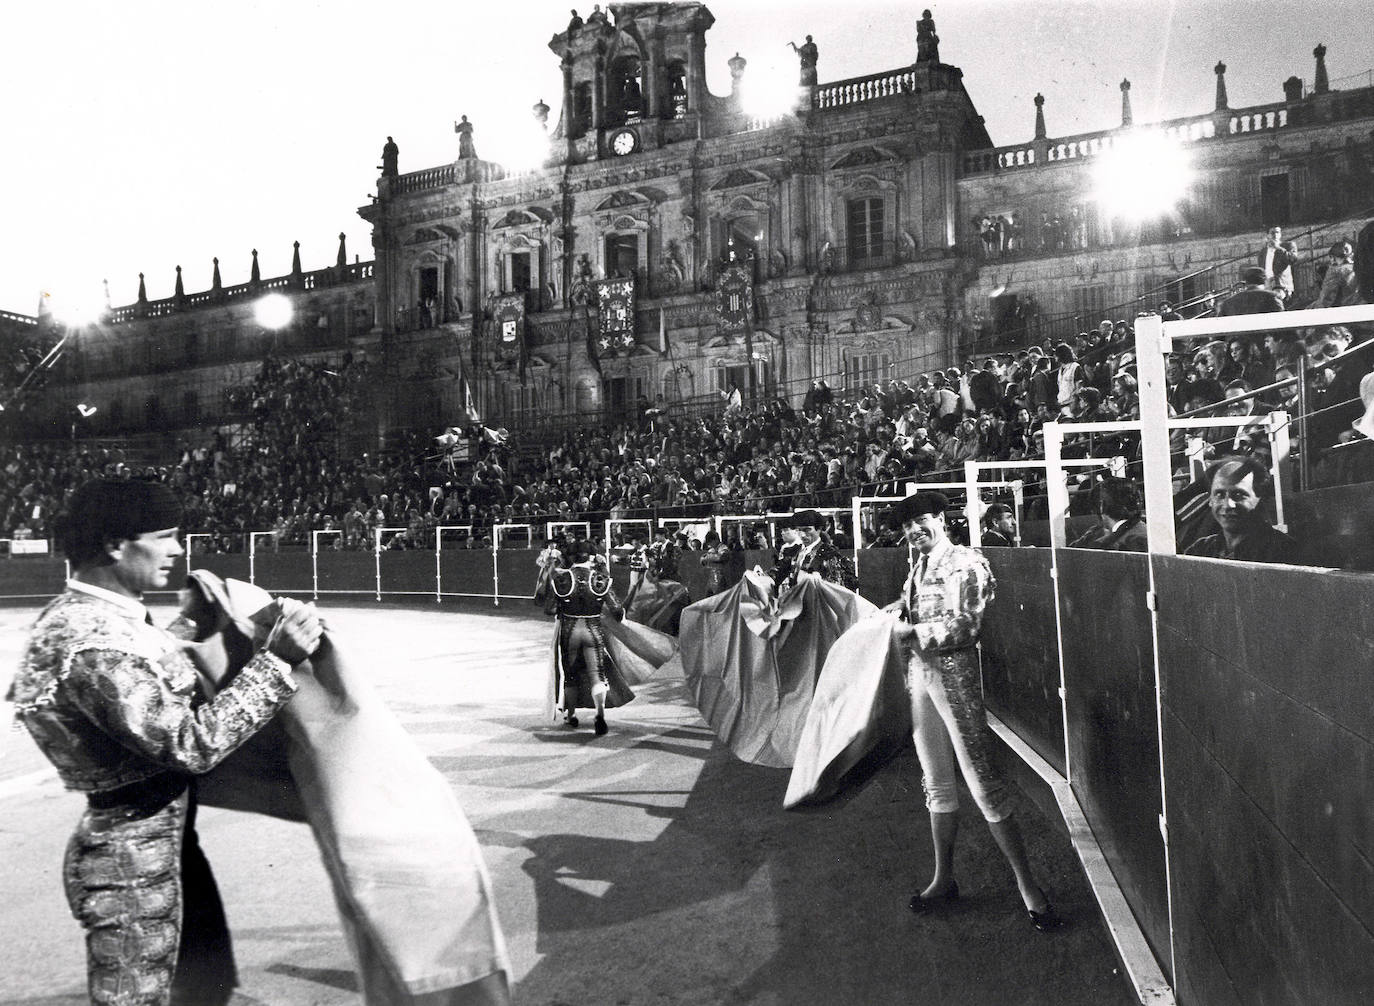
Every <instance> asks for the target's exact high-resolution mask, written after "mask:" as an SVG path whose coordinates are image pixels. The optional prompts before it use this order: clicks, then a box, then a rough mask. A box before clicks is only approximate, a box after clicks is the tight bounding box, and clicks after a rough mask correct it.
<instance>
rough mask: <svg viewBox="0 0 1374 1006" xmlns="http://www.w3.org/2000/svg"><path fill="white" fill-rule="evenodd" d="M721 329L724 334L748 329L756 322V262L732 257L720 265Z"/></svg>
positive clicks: (718, 284) (718, 285) (733, 333)
mask: <svg viewBox="0 0 1374 1006" xmlns="http://www.w3.org/2000/svg"><path fill="white" fill-rule="evenodd" d="M717 288H718V289H719V290H720V330H721V333H722V334H724V335H736V334H738V333H740V332H745V331H748V330H749V329H750V328H751V327H752V326H753V324H754V264H753V262H751V261H749V260H748V259H732V260H730V261H728V262H724V263H722V264H721V267H720V279H719V282H718V283H717Z"/></svg>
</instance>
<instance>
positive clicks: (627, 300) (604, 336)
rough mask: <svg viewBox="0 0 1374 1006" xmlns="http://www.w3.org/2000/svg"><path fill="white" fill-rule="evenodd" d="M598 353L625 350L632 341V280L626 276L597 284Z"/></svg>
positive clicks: (633, 337) (621, 351)
mask: <svg viewBox="0 0 1374 1006" xmlns="http://www.w3.org/2000/svg"><path fill="white" fill-rule="evenodd" d="M596 306H597V314H598V320H599V323H598V330H597V340H596V346H597V351H598V353H597V355H598V356H603V357H604V356H614V355H616V354H617V353H628V352H629V351H630V350H631V349H632V348H633V347H634V344H635V281H634V279H633V278H632V277H629V276H625V277H620V278H617V279H603V280H600V281H599V282H598V283H597V284H596Z"/></svg>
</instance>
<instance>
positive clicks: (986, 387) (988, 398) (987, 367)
mask: <svg viewBox="0 0 1374 1006" xmlns="http://www.w3.org/2000/svg"><path fill="white" fill-rule="evenodd" d="M1003 383H1004V382H1003V380H1002V372H1001V367H1000V366H999V365H998V363H997V359H996V358H995V357H991V356H989V357H988V358H987V359H986V360H984V361H983V367H982V369H981V370H979V371H978V372H977V373H975V374H974V375H973V376H972V377H970V378H969V382H968V389H969V397H970V398H971V399H972V400H973V408H974V409H975V410H976V411H978V412H992V411H994V410H995V409H996V408H997V407H998V405H999V404H1001V401H1002V387H1003Z"/></svg>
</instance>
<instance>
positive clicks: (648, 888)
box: [0, 602, 1133, 1006]
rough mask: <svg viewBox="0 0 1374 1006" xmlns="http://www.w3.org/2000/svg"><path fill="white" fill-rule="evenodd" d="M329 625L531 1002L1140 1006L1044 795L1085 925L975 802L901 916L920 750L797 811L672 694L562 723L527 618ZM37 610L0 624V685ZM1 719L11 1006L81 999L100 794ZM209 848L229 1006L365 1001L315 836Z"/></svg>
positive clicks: (925, 854)
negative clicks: (1025, 868)
mask: <svg viewBox="0 0 1374 1006" xmlns="http://www.w3.org/2000/svg"><path fill="white" fill-rule="evenodd" d="M321 608H322V609H323V610H324V611H325V613H326V617H327V618H328V620H329V623H330V626H331V629H332V631H333V632H334V633H335V634H336V636H337V637H338V638H339V639H340V642H341V644H342V645H345V646H347V647H349V649H350V650H351V651H352V652H355V653H358V654H360V655H361V656H362V658H363V659H362V661H360V663H363V664H364V665H365V666H369V667H371V668H372V671H373V673H374V675H375V680H376V684H377V686H378V688H379V689H380V691H381V692H382V695H383V697H384V698H385V699H386V700H387V702H388V703H389V704H390V705H391V707H392V709H393V710H395V712H396V713H397V715H398V716H399V717H400V719H401V721H402V723H403V724H404V725H405V727H406V729H407V730H409V731H410V733H411V735H412V736H413V737H414V738H415V739H416V741H417V742H418V743H419V745H420V746H421V748H422V749H423V750H424V752H425V753H426V754H427V755H428V756H429V757H430V759H431V760H432V761H433V762H434V764H435V765H437V766H438V768H439V769H440V771H441V772H443V774H444V775H445V777H446V778H447V779H448V780H449V781H450V782H451V783H452V785H453V787H454V790H455V791H456V792H457V794H458V798H459V800H460V802H461V803H462V805H463V808H464V810H465V811H466V813H467V815H468V818H469V819H470V820H471V822H472V824H473V827H474V828H475V829H476V831H477V835H478V838H479V839H480V840H481V842H482V845H483V849H484V851H485V854H486V859H487V864H488V866H489V867H490V869H491V872H492V875H493V878H494V881H495V886H496V893H497V898H498V909H499V911H500V915H501V921H502V924H503V927H504V929H505V933H506V937H507V940H508V942H509V945H510V954H511V960H512V965H513V970H514V974H513V975H512V978H513V980H514V991H515V996H514V999H515V1002H517V1003H520V1004H527V1006H582V1004H587V1006H592V1004H611V1006H658V1004H670V1003H671V1004H692V1006H710V1004H750V1006H792V1004H808V1006H830V1004H835V1006H849V1004H854V1006H886V1004H893V1006H896V1004H921V1003H930V1004H975V1003H986V1004H998V1006H1002V1004H1009V1003H1016V1004H1020V1003H1027V1004H1034V1003H1044V1004H1050V1003H1053V1004H1084V1006H1088V1004H1092V1006H1099V1004H1112V1003H1129V1002H1131V1001H1133V996H1132V995H1131V993H1130V989H1129V985H1128V983H1127V982H1126V980H1125V978H1124V977H1123V975H1121V974H1120V973H1119V970H1118V964H1117V961H1116V959H1115V955H1114V952H1113V950H1112V946H1111V943H1110V940H1109V938H1108V936H1107V933H1106V931H1105V929H1104V927H1103V926H1102V925H1101V923H1100V921H1099V919H1098V915H1097V911H1096V907H1095V905H1094V903H1093V900H1092V895H1091V893H1090V891H1089V889H1088V886H1087V884H1086V882H1085V881H1084V880H1083V879H1082V876H1081V874H1080V872H1079V868H1078V865H1077V861H1076V859H1075V858H1074V855H1073V852H1072V849H1071V848H1070V846H1069V843H1068V840H1067V839H1066V838H1064V837H1062V836H1061V834H1060V833H1059V832H1058V831H1056V830H1055V829H1053V828H1052V827H1051V826H1050V824H1049V823H1048V822H1047V821H1046V820H1045V819H1044V818H1043V817H1041V816H1040V815H1039V813H1038V812H1037V811H1036V810H1035V809H1034V808H1033V807H1032V806H1031V805H1030V804H1029V802H1024V801H1023V804H1022V806H1023V813H1022V817H1021V820H1022V824H1023V827H1024V829H1025V831H1026V833H1027V844H1028V846H1029V849H1030V854H1031V859H1032V862H1033V863H1034V865H1035V866H1036V869H1037V871H1038V872H1039V873H1040V874H1041V876H1043V877H1045V878H1047V879H1048V882H1049V884H1050V886H1051V889H1052V896H1053V899H1054V902H1055V904H1056V905H1057V906H1058V907H1059V908H1060V910H1061V912H1062V914H1064V915H1065V916H1066V917H1067V918H1069V919H1070V920H1071V925H1070V926H1069V928H1067V929H1066V930H1064V931H1061V932H1058V933H1054V934H1040V933H1036V932H1035V931H1034V930H1033V929H1032V928H1031V926H1030V923H1029V922H1028V921H1027V919H1026V917H1025V914H1024V912H1022V911H1021V908H1020V900H1019V898H1018V897H1017V894H1016V889H1015V885H1014V883H1013V881H1012V877H1011V873H1010V870H1009V869H1008V868H1007V867H1006V866H1005V863H1004V862H1003V860H1002V859H1001V857H1000V856H999V855H998V854H997V851H996V848H995V847H994V845H993V843H992V838H991V836H990V835H989V833H988V831H987V828H986V827H985V826H984V825H983V824H982V822H981V820H980V819H979V818H978V817H977V816H976V813H972V812H970V811H969V810H968V807H969V806H971V803H972V801H971V800H966V801H965V803H966V809H965V810H964V811H963V812H962V814H963V819H962V829H961V833H960V845H959V858H958V861H957V869H956V873H957V875H958V878H959V885H960V888H961V890H962V892H963V897H962V899H961V900H960V902H958V903H957V904H956V906H955V907H953V909H952V910H950V911H949V912H947V913H944V914H942V915H940V916H932V917H926V918H916V917H914V916H912V915H911V914H910V913H909V912H908V911H907V909H906V901H907V898H908V896H909V895H910V894H911V892H912V891H913V890H915V889H917V888H918V887H919V886H922V885H923V884H924V878H926V877H927V876H928V874H929V872H930V857H931V853H930V840H929V833H928V819H927V816H926V813H925V809H924V807H923V805H922V800H921V787H920V771H919V768H918V766H917V763H916V758H915V754H914V752H913V751H911V750H908V751H907V753H906V754H905V755H903V756H901V757H899V758H897V759H896V760H894V761H893V762H891V763H889V764H888V765H887V766H886V767H884V768H883V769H882V770H880V771H879V772H878V773H877V774H876V775H875V776H874V777H873V779H872V780H871V781H870V782H869V784H868V785H867V786H866V787H865V788H863V789H862V790H861V791H859V792H858V793H857V794H855V795H853V796H852V797H851V798H849V799H848V800H846V801H843V802H841V803H839V804H837V805H835V806H832V807H827V808H823V809H821V810H817V811H810V812H807V813H800V814H799V813H795V812H784V811H783V810H782V795H783V792H784V791H785V789H786V786H787V773H786V771H785V770H779V769H764V768H758V767H755V766H751V765H746V764H743V763H741V762H739V761H736V760H735V759H734V758H733V757H732V756H731V755H730V754H729V752H728V751H726V750H725V749H724V748H722V747H721V746H719V745H718V744H716V743H715V742H714V739H713V738H712V736H711V734H710V733H709V731H707V730H706V728H705V726H704V724H703V723H702V721H701V718H700V717H699V716H698V715H697V712H696V710H695V709H694V708H693V707H692V705H691V704H690V702H688V701H687V698H686V694H685V692H684V690H683V688H682V686H681V684H680V683H674V682H666V683H660V684H652V685H648V686H644V687H642V688H641V689H639V693H640V694H639V697H638V698H637V699H636V701H635V702H634V703H632V704H631V705H630V706H627V707H625V708H624V709H619V710H613V711H612V712H611V713H610V714H609V719H610V723H611V732H610V734H609V735H608V736H606V737H603V738H597V737H594V736H593V734H592V731H591V729H590V717H587V718H586V721H585V724H586V725H585V726H583V727H582V728H581V729H579V730H569V729H568V728H566V727H563V726H557V725H552V724H549V723H546V722H545V721H544V720H543V718H542V715H541V711H540V710H541V704H542V701H543V698H542V697H543V694H544V687H545V674H546V661H547V657H548V650H549V641H550V638H551V634H552V624H551V622H550V621H548V620H546V619H543V618H540V617H536V616H534V615H533V614H532V612H533V609H532V608H530V607H528V606H522V605H517V606H512V607H510V608H504V607H503V608H502V609H501V611H500V613H499V614H493V612H492V609H491V608H489V607H486V606H479V605H477V604H466V605H457V604H453V603H448V602H446V603H445V605H444V606H443V607H442V608H441V607H439V606H437V605H435V606H433V607H432V608H419V609H414V610H412V609H403V608H397V607H385V606H368V607H351V606H350V607H344V606H340V605H337V604H332V603H328V602H325V603H322V604H321ZM36 610H37V609H35V608H6V609H0V693H2V692H3V690H4V688H6V687H8V683H9V679H10V677H11V676H12V674H13V670H14V667H15V665H16V661H17V654H18V652H19V650H20V648H21V646H22V642H23V635H24V630H25V628H26V627H27V625H28V624H29V622H31V621H32V619H33V617H34V615H35V614H36ZM170 614H171V612H170V609H162V608H157V609H155V612H154V615H155V617H157V618H158V619H159V621H162V622H165V621H166V620H167V619H168V618H170ZM11 714H12V709H11V707H9V706H8V705H4V706H2V707H0V715H3V718H4V721H5V724H6V727H7V729H5V730H4V731H0V806H2V807H3V818H2V821H3V823H0V874H2V875H3V877H4V883H3V886H2V887H0V889H2V890H3V892H4V897H3V899H0V933H3V934H4V936H3V939H0V1004H4V1006H18V1004H26V1006H79V1004H83V1003H85V1002H86V1001H87V1000H86V996H85V993H84V989H85V980H84V962H83V949H82V943H81V937H80V930H79V928H78V927H77V925H76V923H75V922H74V921H73V920H72V919H71V917H70V916H69V915H68V913H67V909H66V905H65V901H64V899H63V896H62V885H61V873H60V866H61V859H62V852H63V848H64V846H65V843H66V841H67V837H68V835H69V834H70V833H71V830H72V827H73V825H74V824H75V822H76V820H77V818H78V817H79V816H80V813H81V808H82V804H83V801H82V798H81V797H80V796H77V795H75V794H71V793H66V792H64V791H63V790H62V788H61V786H60V785H59V784H58V782H57V779H56V776H55V774H54V773H53V772H52V771H51V770H50V769H48V768H47V767H46V762H45V761H44V760H43V759H42V757H41V756H40V755H39V754H38V752H37V749H36V748H35V747H34V745H33V743H32V742H31V741H30V740H29V738H28V736H27V734H26V733H24V732H23V730H22V729H19V730H12V729H8V724H9V722H10V720H11ZM199 831H200V834H201V840H202V843H203V844H204V846H205V849H206V852H207V854H208V856H209V858H210V861H211V863H212V864H213V865H214V867H215V872H216V876H217V877H218V880H219V884H220V888H221V891H222V893H223V897H224V902H225V906H226V909H227V912H228V915H229V923H230V927H231V929H232V930H233V933H234V940H235V948H236V952H237V955H238V962H239V974H240V980H241V988H240V990H239V994H238V995H237V996H236V997H235V999H234V1006H249V1004H262V1006H335V1004H344V1003H356V1002H358V1001H359V1000H358V996H357V994H356V992H355V991H354V988H355V983H354V978H353V974H352V971H351V969H350V962H349V959H348V955H347V950H346V948H345V946H344V942H343V938H342V935H341V933H340V930H339V926H338V922H337V919H336V917H335V914H334V907H333V901H332V897H331V895H330V891H329V886H328V882H327V880H326V878H325V874H324V871H323V868H322V867H321V866H320V863H319V857H318V855H317V853H316V850H315V846H314V842H313V840H312V838H311V836H310V833H309V830H308V829H307V828H306V827H305V826H304V825H292V824H287V823H284V822H279V821H275V820H270V819H267V818H261V817H256V816H252V815H245V814H236V813H233V812H230V811H222V810H213V809H203V810H202V811H201V813H200V819H199Z"/></svg>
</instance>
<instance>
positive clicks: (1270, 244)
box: [1255, 226, 1293, 304]
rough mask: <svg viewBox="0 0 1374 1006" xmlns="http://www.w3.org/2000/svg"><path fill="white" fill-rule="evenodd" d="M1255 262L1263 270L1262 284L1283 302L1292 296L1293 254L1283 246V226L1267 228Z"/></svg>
mask: <svg viewBox="0 0 1374 1006" xmlns="http://www.w3.org/2000/svg"><path fill="white" fill-rule="evenodd" d="M1255 264H1256V265H1258V266H1259V267H1260V268H1261V269H1263V270H1264V285H1265V288H1266V289H1269V290H1273V291H1274V293H1276V294H1278V296H1279V299H1280V300H1282V301H1283V302H1284V303H1285V304H1286V303H1287V302H1288V301H1289V300H1290V299H1291V298H1292V296H1293V268H1292V266H1293V256H1292V254H1291V253H1290V252H1289V251H1288V249H1286V248H1285V247H1284V246H1283V228H1282V227H1278V226H1274V227H1270V228H1269V234H1268V236H1267V239H1266V240H1265V243H1264V247H1263V248H1261V249H1260V252H1259V255H1257V256H1256V257H1255Z"/></svg>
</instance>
